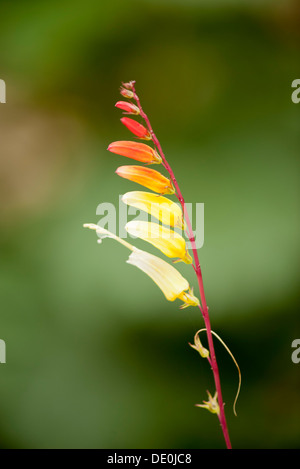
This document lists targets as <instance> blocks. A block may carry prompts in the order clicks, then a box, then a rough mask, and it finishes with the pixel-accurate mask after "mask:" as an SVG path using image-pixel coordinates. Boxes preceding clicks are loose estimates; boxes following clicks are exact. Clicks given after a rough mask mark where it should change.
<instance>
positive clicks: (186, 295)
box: [83, 223, 199, 308]
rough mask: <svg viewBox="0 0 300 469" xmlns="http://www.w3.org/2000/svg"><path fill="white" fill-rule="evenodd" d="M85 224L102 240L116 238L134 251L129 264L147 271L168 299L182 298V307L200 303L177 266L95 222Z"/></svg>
mask: <svg viewBox="0 0 300 469" xmlns="http://www.w3.org/2000/svg"><path fill="white" fill-rule="evenodd" d="M83 226H84V227H85V228H90V229H92V230H95V231H96V232H97V233H98V234H99V235H100V239H99V241H100V242H101V238H106V237H108V238H112V239H115V240H116V241H118V242H119V243H121V244H123V246H125V247H127V248H128V249H130V250H131V251H132V253H131V254H130V256H129V259H128V260H127V262H128V264H131V265H135V266H136V267H137V268H138V269H140V270H142V271H143V272H145V274H147V275H148V276H149V277H150V278H151V279H152V280H153V281H154V282H155V283H156V285H157V286H158V287H159V288H160V289H161V291H162V292H163V294H164V295H165V297H166V299H167V300H169V301H174V300H176V298H178V299H180V300H182V301H183V304H182V305H181V308H187V307H188V306H198V305H199V300H198V298H196V297H195V296H194V295H193V292H192V291H191V289H190V286H189V283H188V281H187V280H186V279H185V278H184V277H183V276H182V275H181V274H180V272H178V270H176V269H175V267H173V266H172V265H170V264H168V263H167V262H166V261H164V260H162V259H160V258H159V257H157V256H154V255H153V254H150V253H148V252H146V251H142V250H141V249H138V248H136V247H135V246H133V245H132V244H130V243H127V241H125V240H124V239H121V238H119V236H116V235H115V234H113V233H111V232H110V231H108V230H106V229H105V228H102V227H100V226H98V225H95V224H94V223H87V224H85V225H83Z"/></svg>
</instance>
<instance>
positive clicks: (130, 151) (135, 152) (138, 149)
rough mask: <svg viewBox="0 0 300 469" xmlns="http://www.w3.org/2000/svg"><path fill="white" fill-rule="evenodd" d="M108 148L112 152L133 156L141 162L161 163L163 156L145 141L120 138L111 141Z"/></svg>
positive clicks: (128, 156)
mask: <svg viewBox="0 0 300 469" xmlns="http://www.w3.org/2000/svg"><path fill="white" fill-rule="evenodd" d="M107 149H108V150H109V151H111V152H112V153H116V154H117V155H122V156H126V157H127V158H132V159H133V160H137V161H140V162H141V163H148V164H151V163H161V157H160V156H159V154H158V153H157V152H156V151H155V150H154V149H153V148H151V147H149V145H146V144H145V143H140V142H127V141H123V140H120V141H118V142H113V143H111V144H110V145H109V146H108V148H107Z"/></svg>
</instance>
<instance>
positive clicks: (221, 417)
mask: <svg viewBox="0 0 300 469" xmlns="http://www.w3.org/2000/svg"><path fill="white" fill-rule="evenodd" d="M132 90H133V93H134V99H135V100H136V102H137V105H138V107H139V110H140V116H141V117H142V118H143V119H144V120H145V122H146V124H147V127H148V129H149V132H150V134H151V137H152V141H153V143H154V145H155V146H156V147H157V149H158V151H159V153H160V156H161V158H162V161H163V165H164V167H165V168H166V170H167V171H168V173H169V175H170V177H171V180H172V182H173V184H174V187H175V189H176V192H177V194H176V196H177V198H178V200H179V202H180V204H181V207H182V210H183V213H184V218H185V220H186V224H187V234H188V238H189V240H190V243H191V247H192V252H193V256H194V260H195V265H194V270H195V272H196V275H197V280H198V285H199V292H200V298H201V305H202V307H201V306H200V305H199V308H200V311H201V313H202V316H203V319H204V323H205V327H206V334H207V341H208V346H209V351H210V357H209V358H208V360H209V363H210V365H211V368H212V372H213V375H214V381H215V386H216V391H217V393H218V403H219V407H220V413H219V414H218V418H219V421H220V424H221V428H222V431H223V435H224V439H225V442H226V446H227V448H228V449H231V443H230V438H229V433H228V427H227V423H226V417H225V411H224V402H223V398H222V391H221V382H220V374H219V368H218V364H217V359H216V354H215V348H214V343H213V337H212V333H211V325H210V319H209V313H208V307H207V304H206V298H205V293H204V285H203V279H202V272H201V267H200V262H199V257H198V251H197V248H196V243H195V237H194V233H193V229H192V224H191V221H190V218H189V216H188V213H187V210H186V205H185V201H184V198H183V196H182V193H181V191H180V188H179V185H178V182H177V180H176V178H175V175H174V173H173V170H172V168H171V166H170V165H169V163H168V162H167V159H166V157H165V155H164V153H163V151H162V148H161V145H160V143H159V140H158V138H157V137H156V135H155V133H154V132H153V129H152V126H151V123H150V121H149V118H148V116H147V114H145V112H144V111H143V109H142V106H141V103H140V99H139V97H138V95H137V94H136V92H135V88H134V85H133V88H132Z"/></svg>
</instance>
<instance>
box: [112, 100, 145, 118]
mask: <svg viewBox="0 0 300 469" xmlns="http://www.w3.org/2000/svg"><path fill="white" fill-rule="evenodd" d="M115 106H116V107H117V108H119V109H122V110H123V111H127V113H128V114H136V115H137V114H139V113H140V110H139V108H138V107H137V106H136V105H135V104H132V103H128V102H127V101H118V102H117V103H116V104H115Z"/></svg>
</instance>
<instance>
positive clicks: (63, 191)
mask: <svg viewBox="0 0 300 469" xmlns="http://www.w3.org/2000/svg"><path fill="white" fill-rule="evenodd" d="M0 9H1V15H0V44H1V47H0V64H1V65H0V78H1V79H3V80H5V81H6V85H7V103H6V104H1V105H0V128H1V144H0V146H1V185H0V191H1V202H0V211H1V225H2V227H1V266H0V276H1V281H0V285H1V315H0V338H1V339H3V340H5V342H6V347H7V363H6V364H1V365H0V416H1V418H0V446H1V447H2V448H223V447H224V442H223V437H222V434H221V431H220V428H219V425H218V422H217V419H216V417H215V416H213V415H211V414H209V413H208V412H206V411H204V410H202V409H197V408H195V407H194V404H195V403H200V402H201V401H202V399H205V398H206V389H209V390H211V392H213V391H214V387H213V379H212V375H211V373H210V370H209V368H208V366H207V363H206V362H205V361H204V360H201V359H200V357H199V356H197V354H196V353H195V352H194V351H193V350H192V349H191V348H190V347H189V346H188V342H189V341H192V340H193V335H194V333H195V332H196V330H197V329H199V328H200V327H203V322H202V319H201V317H200V316H199V313H198V311H197V310H196V308H194V309H193V308H189V309H187V310H184V311H181V310H179V308H178V306H179V304H180V303H179V302H175V303H169V302H167V301H166V300H165V299H164V297H163V295H162V293H161V292H160V290H159V289H158V288H157V287H156V285H155V284H154V283H153V282H152V281H151V280H150V279H149V278H148V277H147V276H146V275H144V274H143V273H141V272H140V271H138V270H137V269H135V268H134V267H132V266H129V265H127V264H126V263H125V260H126V259H127V257H128V252H127V251H126V250H125V249H124V248H123V247H122V246H119V245H117V243H115V242H113V241H111V240H106V242H104V243H103V244H102V245H101V246H99V245H97V243H96V236H95V234H94V233H91V232H89V231H88V230H84V229H83V228H82V224H83V223H84V222H97V221H98V219H99V216H97V215H96V208H97V206H98V204H100V203H101V202H112V203H116V204H117V203H118V198H119V194H122V193H124V192H127V191H129V190H135V189H137V188H138V186H134V184H133V183H130V182H129V181H126V180H123V179H121V178H118V177H117V176H116V175H115V173H114V171H115V169H116V168H117V167H118V166H120V165H122V164H127V163H128V161H125V158H122V157H118V156H116V155H112V154H110V153H108V152H107V151H106V148H107V145H108V144H109V143H110V142H111V141H113V140H122V139H130V138H131V136H130V134H129V132H128V131H127V129H125V127H123V126H122V125H121V124H120V121H119V118H120V117H121V113H120V111H119V110H117V109H115V108H114V104H115V102H116V101H117V100H119V99H120V97H119V92H118V90H119V86H120V83H121V81H128V80H132V79H134V80H136V81H137V90H138V92H139V94H140V95H141V97H142V102H143V106H144V108H145V110H146V111H147V113H148V114H149V115H150V117H151V120H152V124H153V126H154V128H155V130H156V133H157V135H158V136H159V138H160V140H161V142H162V145H163V148H164V150H165V152H166V154H167V157H168V159H169V161H170V162H171V164H172V166H173V168H174V171H175V173H176V175H177V178H178V180H179V182H180V185H181V188H182V191H183V193H184V195H185V198H186V200H187V201H188V202H204V204H205V242H204V246H203V248H202V249H201V250H200V259H201V265H202V269H203V275H204V283H205V289H206V295H207V301H208V304H209V307H210V314H211V320H212V327H213V329H214V330H215V331H216V332H217V333H218V334H219V335H221V336H222V338H223V340H225V342H226V343H227V344H228V345H229V347H230V348H231V350H232V352H233V353H234V355H235V357H236V358H237V360H238V362H239V365H240V367H241V370H242V390H241V394H240V399H239V401H238V404H237V412H238V417H235V416H234V415H233V412H232V404H233V400H234V396H235V392H236V389H237V383H238V377H237V372H236V369H235V367H234V365H233V363H232V361H231V359H230V357H229V356H228V355H227V353H226V352H225V351H224V349H223V348H222V346H221V345H219V344H218V343H216V351H217V357H218V361H219V367H220V373H221V380H222V385H223V393H224V399H225V402H226V412H227V419H228V424H229V429H230V434H231V439H232V444H233V446H234V447H235V448H298V447H299V446H300V445H299V441H300V420H299V417H300V404H299V388H300V386H299V373H300V364H299V365H297V364H294V363H293V362H292V360H291V353H292V348H291V343H292V341H293V340H294V339H295V338H299V337H300V324H299V316H298V305H299V276H298V270H299V248H298V239H299V193H298V181H299V143H300V142H299V112H300V104H299V105H297V104H294V103H293V102H292V101H291V93H292V88H291V83H292V81H293V80H294V79H296V78H300V63H299V50H300V34H299V31H300V28H299V26H300V14H299V13H300V12H299V2H298V1H297V0H295V1H292V0H282V1H279V0H270V1H267V0H259V1H254V0H244V1H238V0H222V1H221V0H148V1H147V0H138V1H133V0H128V1H126V2H125V1H121V0H119V1H118V0H114V1H112V0H101V1H99V0H98V1H97V0H87V1H85V2H82V1H78V0H72V1H70V0H59V1H52V2H37V1H33V0H28V1H26V2H24V1H20V0H15V1H14V2H7V1H1V2H0ZM140 247H141V245H140ZM143 247H144V248H146V246H143ZM147 248H148V246H147ZM177 267H178V269H179V270H180V271H181V272H182V274H184V275H185V276H186V277H187V278H188V279H189V281H190V282H191V284H192V285H195V286H196V283H195V278H194V275H193V272H192V271H191V269H190V268H189V267H188V266H186V265H179V264H177ZM203 342H205V338H204V340H203Z"/></svg>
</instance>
